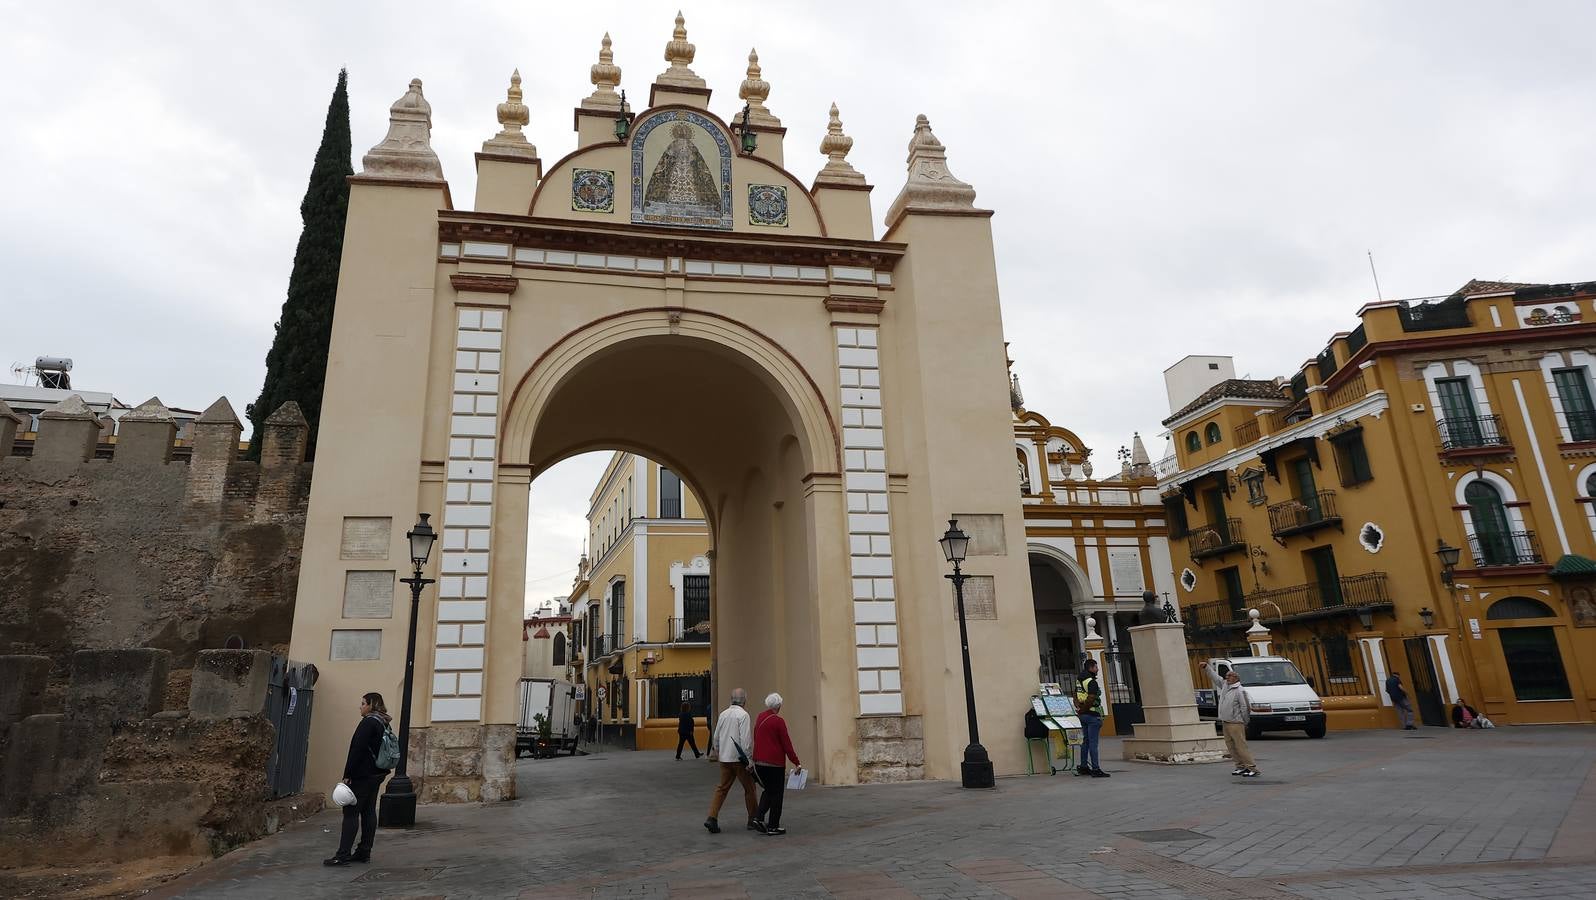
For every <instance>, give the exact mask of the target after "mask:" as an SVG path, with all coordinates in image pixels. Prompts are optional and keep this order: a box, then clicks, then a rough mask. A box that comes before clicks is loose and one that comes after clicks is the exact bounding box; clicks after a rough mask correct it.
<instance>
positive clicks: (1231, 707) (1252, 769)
mask: <svg viewBox="0 0 1596 900" xmlns="http://www.w3.org/2000/svg"><path fill="white" fill-rule="evenodd" d="M1202 669H1203V671H1204V672H1207V673H1208V680H1209V681H1210V682H1212V683H1213V685H1214V690H1215V691H1217V692H1218V694H1219V722H1220V725H1221V726H1222V728H1223V729H1224V732H1225V749H1227V750H1229V751H1230V759H1231V761H1232V762H1234V763H1235V764H1236V768H1235V769H1234V770H1232V771H1231V773H1230V774H1232V775H1240V776H1241V777H1243V778H1257V777H1258V764H1257V761H1256V760H1254V759H1253V758H1252V748H1250V747H1248V746H1247V720H1248V719H1249V718H1250V717H1251V712H1250V711H1249V708H1248V705H1247V692H1246V690H1244V689H1243V688H1242V686H1241V676H1240V675H1237V674H1236V670H1235V669H1232V668H1228V667H1227V668H1226V669H1225V674H1224V677H1223V678H1221V677H1220V675H1219V673H1218V672H1215V671H1214V669H1213V667H1212V666H1210V665H1209V664H1208V663H1206V662H1204V663H1203V664H1202Z"/></svg>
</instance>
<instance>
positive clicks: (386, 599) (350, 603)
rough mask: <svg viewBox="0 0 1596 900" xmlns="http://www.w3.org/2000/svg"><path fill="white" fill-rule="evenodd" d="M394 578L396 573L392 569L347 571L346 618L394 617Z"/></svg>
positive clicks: (345, 586) (345, 575)
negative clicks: (384, 570) (383, 570)
mask: <svg viewBox="0 0 1596 900" xmlns="http://www.w3.org/2000/svg"><path fill="white" fill-rule="evenodd" d="M393 580H394V573H393V572H392V571H391V570H390V571H387V572H362V571H354V572H345V573H344V618H346V619H391V618H393V583H394V582H393Z"/></svg>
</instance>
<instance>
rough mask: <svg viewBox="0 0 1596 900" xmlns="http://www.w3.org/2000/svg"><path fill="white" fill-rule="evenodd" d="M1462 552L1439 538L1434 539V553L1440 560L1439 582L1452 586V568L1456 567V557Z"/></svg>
mask: <svg viewBox="0 0 1596 900" xmlns="http://www.w3.org/2000/svg"><path fill="white" fill-rule="evenodd" d="M1462 552H1463V551H1462V550H1460V549H1458V548H1457V547H1453V546H1451V545H1450V544H1448V543H1447V542H1446V541H1444V540H1442V539H1441V538H1436V539H1435V555H1436V558H1437V559H1439V560H1441V583H1442V584H1444V585H1446V586H1447V587H1449V588H1450V587H1451V586H1452V570H1453V569H1454V568H1456V567H1457V558H1458V556H1459V555H1460V554H1461V553H1462Z"/></svg>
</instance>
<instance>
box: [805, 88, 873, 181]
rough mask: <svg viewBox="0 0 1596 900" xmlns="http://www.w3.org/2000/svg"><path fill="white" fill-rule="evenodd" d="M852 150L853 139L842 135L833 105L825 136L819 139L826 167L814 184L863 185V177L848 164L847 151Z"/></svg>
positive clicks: (832, 105)
mask: <svg viewBox="0 0 1596 900" xmlns="http://www.w3.org/2000/svg"><path fill="white" fill-rule="evenodd" d="M852 149H853V138H851V137H848V136H847V135H846V134H843V133H842V117H841V116H840V115H838V113H837V104H835V103H833V104H831V121H830V122H828V123H827V124H826V136H825V137H823V138H821V139H820V152H821V153H824V154H826V165H825V167H824V168H822V169H821V170H820V174H818V175H816V176H815V184H817V185H818V184H864V183H865V177H864V175H863V174H862V173H861V172H860V171H859V170H858V169H855V168H854V167H853V165H852V164H850V163H849V162H848V151H849V150H852Z"/></svg>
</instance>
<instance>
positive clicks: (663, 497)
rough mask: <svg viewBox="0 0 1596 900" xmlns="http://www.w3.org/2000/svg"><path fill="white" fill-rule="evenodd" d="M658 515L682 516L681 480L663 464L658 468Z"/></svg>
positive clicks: (675, 517)
mask: <svg viewBox="0 0 1596 900" xmlns="http://www.w3.org/2000/svg"><path fill="white" fill-rule="evenodd" d="M659 517H660V518H661V519H680V518H681V517H682V480H681V478H679V477H677V475H676V473H675V472H672V471H671V470H670V469H667V468H665V467H663V466H661V467H660V470H659Z"/></svg>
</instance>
